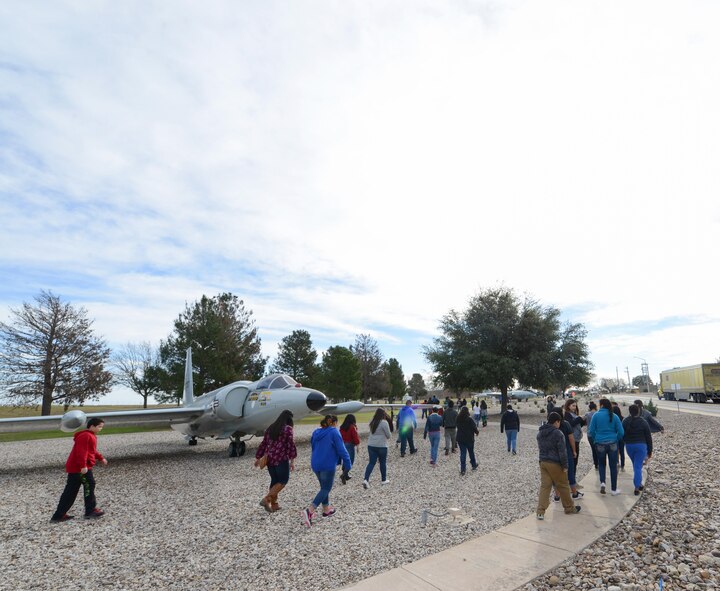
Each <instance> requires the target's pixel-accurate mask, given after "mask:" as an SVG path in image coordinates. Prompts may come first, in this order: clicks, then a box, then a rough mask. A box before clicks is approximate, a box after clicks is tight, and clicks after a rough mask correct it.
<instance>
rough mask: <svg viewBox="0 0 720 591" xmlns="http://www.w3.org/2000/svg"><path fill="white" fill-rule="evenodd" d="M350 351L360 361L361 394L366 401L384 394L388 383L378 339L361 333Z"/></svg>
mask: <svg viewBox="0 0 720 591" xmlns="http://www.w3.org/2000/svg"><path fill="white" fill-rule="evenodd" d="M350 351H352V354H353V355H355V357H356V358H357V360H358V361H359V362H360V382H361V385H360V396H361V397H362V399H363V401H364V402H367V401H368V400H369V399H371V398H376V397H380V396H382V395H384V394H385V393H386V391H387V383H386V380H385V375H384V372H383V367H382V365H383V357H382V354H381V353H380V347H379V346H378V344H377V341H376V340H375V339H373V338H372V337H371V336H370V335H367V334H359V335H357V336H356V338H355V344H354V345H350Z"/></svg>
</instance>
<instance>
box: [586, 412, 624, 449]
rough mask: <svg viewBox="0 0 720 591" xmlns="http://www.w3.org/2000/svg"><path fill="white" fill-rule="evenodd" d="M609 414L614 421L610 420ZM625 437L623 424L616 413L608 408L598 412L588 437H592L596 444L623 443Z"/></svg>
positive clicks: (589, 429)
mask: <svg viewBox="0 0 720 591" xmlns="http://www.w3.org/2000/svg"><path fill="white" fill-rule="evenodd" d="M608 414H609V415H610V416H611V417H612V420H610V419H609V418H608ZM624 435H625V430H624V429H623V426H622V422H620V417H618V416H617V415H616V414H615V413H614V412H611V411H609V410H608V409H607V408H601V409H600V410H599V411H597V412H596V413H595V414H594V415H593V417H592V420H591V421H590V427H589V428H588V437H592V440H593V442H595V443H617V442H618V441H621V440H622V438H623V436H624Z"/></svg>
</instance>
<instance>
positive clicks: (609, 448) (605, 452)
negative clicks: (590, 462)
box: [595, 441, 618, 490]
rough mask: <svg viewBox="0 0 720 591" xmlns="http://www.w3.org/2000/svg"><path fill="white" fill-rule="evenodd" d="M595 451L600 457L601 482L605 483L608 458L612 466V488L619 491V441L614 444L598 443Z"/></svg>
mask: <svg viewBox="0 0 720 591" xmlns="http://www.w3.org/2000/svg"><path fill="white" fill-rule="evenodd" d="M595 449H596V450H597V455H598V466H599V467H600V482H605V474H606V472H605V469H606V467H607V466H606V461H605V460H606V458H607V463H609V464H610V488H611V490H617V476H618V444H617V441H614V442H612V443H596V444H595Z"/></svg>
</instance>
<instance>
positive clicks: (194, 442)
mask: <svg viewBox="0 0 720 591" xmlns="http://www.w3.org/2000/svg"><path fill="white" fill-rule="evenodd" d="M188 445H197V439H195V438H194V437H193V438H191V439H190V441H188Z"/></svg>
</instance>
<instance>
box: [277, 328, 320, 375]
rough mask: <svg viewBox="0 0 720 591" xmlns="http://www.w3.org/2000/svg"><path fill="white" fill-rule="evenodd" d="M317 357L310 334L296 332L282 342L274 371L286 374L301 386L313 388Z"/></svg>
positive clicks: (303, 331) (302, 331)
mask: <svg viewBox="0 0 720 591" xmlns="http://www.w3.org/2000/svg"><path fill="white" fill-rule="evenodd" d="M317 356H318V355H317V351H315V349H313V346H312V339H311V338H310V333H309V332H308V331H306V330H294V331H293V332H292V333H291V334H289V335H288V336H286V337H285V338H284V339H283V340H282V341H280V345H279V346H278V355H277V359H275V363H274V364H273V367H272V371H274V372H277V373H286V374H288V375H289V376H292V377H293V378H294V379H295V380H297V381H298V382H300V383H301V384H303V385H306V386H312V385H313V381H314V380H315V379H316V378H317V364H316V362H317Z"/></svg>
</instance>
